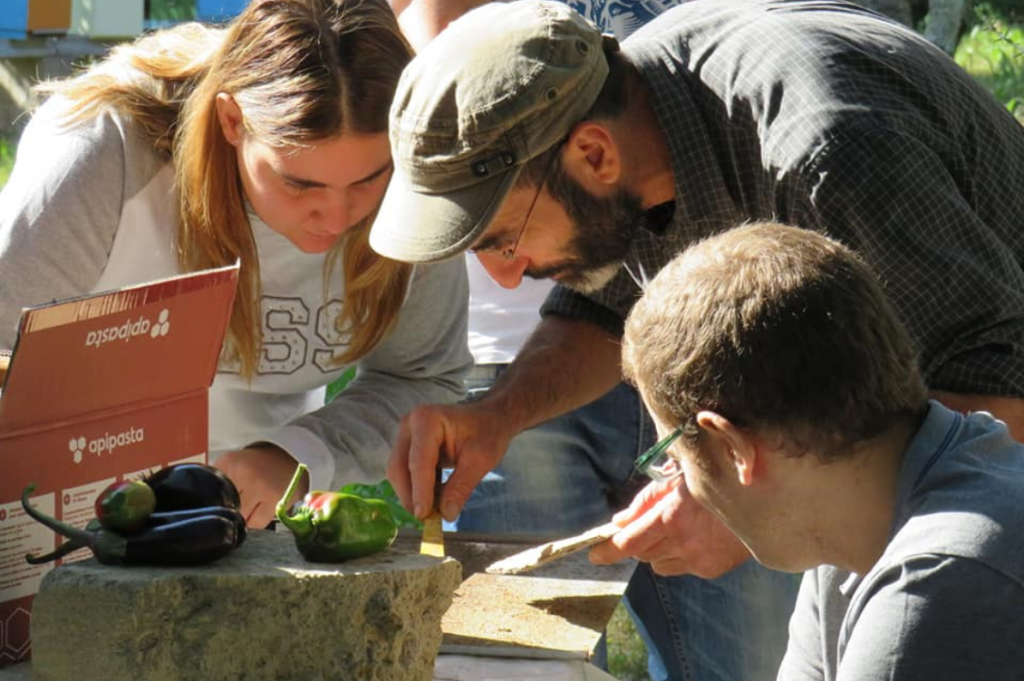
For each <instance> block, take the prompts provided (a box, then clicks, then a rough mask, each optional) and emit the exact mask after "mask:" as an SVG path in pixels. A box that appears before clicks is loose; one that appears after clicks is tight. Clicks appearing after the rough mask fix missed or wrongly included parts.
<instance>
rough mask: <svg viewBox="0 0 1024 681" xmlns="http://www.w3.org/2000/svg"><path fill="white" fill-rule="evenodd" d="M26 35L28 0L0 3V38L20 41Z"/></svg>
mask: <svg viewBox="0 0 1024 681" xmlns="http://www.w3.org/2000/svg"><path fill="white" fill-rule="evenodd" d="M27 33H28V0H4V1H3V2H0V38H14V39H22V38H24V37H25V36H26V34H27Z"/></svg>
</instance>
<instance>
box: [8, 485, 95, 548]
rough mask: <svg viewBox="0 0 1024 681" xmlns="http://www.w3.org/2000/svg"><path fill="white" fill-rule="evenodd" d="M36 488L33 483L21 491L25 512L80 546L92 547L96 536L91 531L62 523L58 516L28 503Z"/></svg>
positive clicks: (22, 505)
mask: <svg viewBox="0 0 1024 681" xmlns="http://www.w3.org/2000/svg"><path fill="white" fill-rule="evenodd" d="M35 488H36V486H35V485H34V484H32V485H29V486H28V487H26V488H25V489H23V490H22V491H21V507H22V508H24V509H25V513H28V515H29V516H30V517H32V518H34V519H35V520H37V521H39V522H41V523H42V524H43V525H46V526H47V527H49V528H50V529H51V530H53V531H54V532H56V533H57V534H59V535H61V536H63V537H66V538H68V539H70V540H72V541H74V542H76V543H78V544H79V545H80V546H89V547H92V545H93V544H94V543H95V542H94V536H93V534H92V533H91V532H87V531H85V530H81V529H79V528H77V527H74V526H72V525H68V524H67V523H62V522H61V521H59V520H57V519H56V518H51V517H50V516H48V515H46V514H45V513H43V512H42V511H39V510H37V509H36V508H34V507H33V506H32V504H30V503H28V495H29V494H31V493H32V492H33V490H35Z"/></svg>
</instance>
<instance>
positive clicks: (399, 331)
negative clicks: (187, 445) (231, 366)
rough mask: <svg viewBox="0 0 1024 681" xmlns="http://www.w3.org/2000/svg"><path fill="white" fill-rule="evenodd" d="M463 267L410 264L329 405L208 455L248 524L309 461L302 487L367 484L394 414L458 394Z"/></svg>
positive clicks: (377, 468) (260, 523)
mask: <svg viewBox="0 0 1024 681" xmlns="http://www.w3.org/2000/svg"><path fill="white" fill-rule="evenodd" d="M468 295H469V294H468V285H467V282H466V265H465V262H463V260H462V259H461V258H456V259H454V260H450V261H447V262H444V263H440V264H437V265H420V266H418V267H417V268H416V271H415V273H414V275H413V279H412V282H411V284H410V286H409V295H408V297H407V298H406V300H405V303H404V304H403V305H402V309H401V311H400V313H399V318H398V322H397V324H396V326H395V328H394V329H393V330H392V331H391V333H390V334H389V335H388V336H387V337H386V338H385V340H384V341H383V342H381V344H380V345H378V346H377V347H376V348H374V349H373V351H372V352H370V353H369V354H368V355H366V356H365V357H363V358H362V359H361V360H359V362H358V364H357V367H358V368H357V372H356V376H355V378H354V379H353V380H352V382H351V383H349V384H348V386H346V388H345V390H343V391H342V392H341V393H340V394H339V395H338V396H337V397H336V398H335V399H334V400H333V401H332V402H331V403H330V404H328V405H326V406H324V407H322V408H321V409H318V410H317V411H315V412H312V413H310V414H307V415H305V416H302V417H300V418H298V419H296V420H295V421H293V422H292V423H290V424H289V425H287V426H285V427H284V428H282V429H281V430H279V431H278V432H277V433H275V434H274V435H272V436H270V437H268V438H266V439H267V442H265V443H261V444H259V445H257V446H252V447H249V448H247V449H245V450H240V451H237V452H229V453H227V454H225V455H224V456H222V457H221V458H220V459H219V460H218V461H217V466H218V468H221V469H222V470H224V471H225V472H226V473H227V474H228V476H229V477H231V479H232V480H233V481H234V482H235V484H236V485H237V486H238V488H239V489H241V490H244V491H243V494H242V512H243V515H245V516H246V517H248V518H249V524H250V525H251V526H252V527H265V526H266V525H267V523H269V522H270V521H271V520H272V519H273V514H274V507H275V506H276V504H277V502H278V500H279V499H280V497H281V495H282V494H283V493H284V491H285V488H286V487H287V486H288V482H289V481H290V480H291V478H292V475H293V474H294V472H295V466H296V461H300V462H302V463H305V464H306V465H307V466H309V479H307V480H304V481H303V484H302V485H300V489H299V490H298V492H297V493H296V497H297V498H302V496H303V495H304V494H305V492H306V491H307V490H308V489H309V487H310V486H312V487H314V488H318V489H338V488H340V487H341V486H343V485H345V484H347V483H350V482H377V481H379V480H381V479H382V478H383V477H384V467H385V462H386V461H387V457H388V454H389V452H390V451H391V445H392V443H393V442H394V441H395V432H396V429H397V428H398V423H399V421H400V419H401V418H402V416H403V415H405V414H406V413H408V412H409V411H411V410H412V409H414V408H415V407H417V406H418V405H423V404H433V403H440V404H446V403H451V402H454V401H456V400H458V399H459V398H461V397H462V396H463V394H464V388H463V378H464V376H465V374H466V372H468V371H469V368H470V367H471V366H472V358H471V357H470V355H469V350H468V348H467V345H466V315H467V305H466V299H467V297H468Z"/></svg>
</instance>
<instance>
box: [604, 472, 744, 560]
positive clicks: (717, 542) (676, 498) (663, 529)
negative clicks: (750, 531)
mask: <svg viewBox="0 0 1024 681" xmlns="http://www.w3.org/2000/svg"><path fill="white" fill-rule="evenodd" d="M613 521H614V522H615V523H616V524H618V525H620V526H622V527H623V528H624V529H623V530H622V531H621V532H619V533H618V534H617V535H615V536H614V537H612V538H611V539H610V540H608V541H607V542H604V543H603V544H599V545H598V546H596V547H595V548H593V549H591V551H590V560H591V562H593V563H596V564H598V565H605V564H609V563H614V562H616V561H619V560H622V559H624V558H630V557H632V558H636V559H637V560H641V561H644V562H646V563H650V564H651V568H652V569H653V570H654V571H655V572H656V573H658V574H659V575H683V574H693V575H697V576H698V577H703V578H704V579H714V578H715V577H719V576H721V575H723V574H725V573H726V572H728V571H729V570H731V569H733V568H734V567H736V566H738V565H740V564H741V563H743V562H745V561H746V560H747V559H748V558H750V552H749V551H748V550H747V548H746V547H745V546H744V545H743V543H742V542H741V541H740V540H739V539H737V538H736V537H735V535H733V534H732V532H730V531H729V529H728V528H726V527H725V525H723V524H722V523H721V522H720V521H719V520H718V519H717V518H715V517H714V516H713V515H712V514H711V513H710V512H709V511H707V510H705V509H704V507H703V506H701V505H700V504H698V503H697V501H696V500H695V499H694V498H693V497H692V496H690V493H689V491H688V490H687V489H686V485H685V484H684V483H683V481H682V478H679V479H676V480H672V481H669V482H666V483H658V482H652V483H651V484H649V485H647V487H645V488H644V489H643V490H641V492H640V494H638V495H637V496H636V498H635V499H634V500H633V503H631V504H630V505H629V508H627V509H626V510H624V511H621V512H619V513H617V514H616V515H615V517H614V518H613Z"/></svg>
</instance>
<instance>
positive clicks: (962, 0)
mask: <svg viewBox="0 0 1024 681" xmlns="http://www.w3.org/2000/svg"><path fill="white" fill-rule="evenodd" d="M966 14H967V1H966V0H929V2H928V21H927V23H926V25H925V29H924V37H925V38H927V39H928V40H930V41H932V42H933V43H935V44H936V45H938V46H939V47H941V48H942V49H943V50H945V51H946V54H953V53H954V52H955V51H956V45H957V43H959V42H960V31H961V27H962V26H963V23H964V18H965V16H966Z"/></svg>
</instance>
